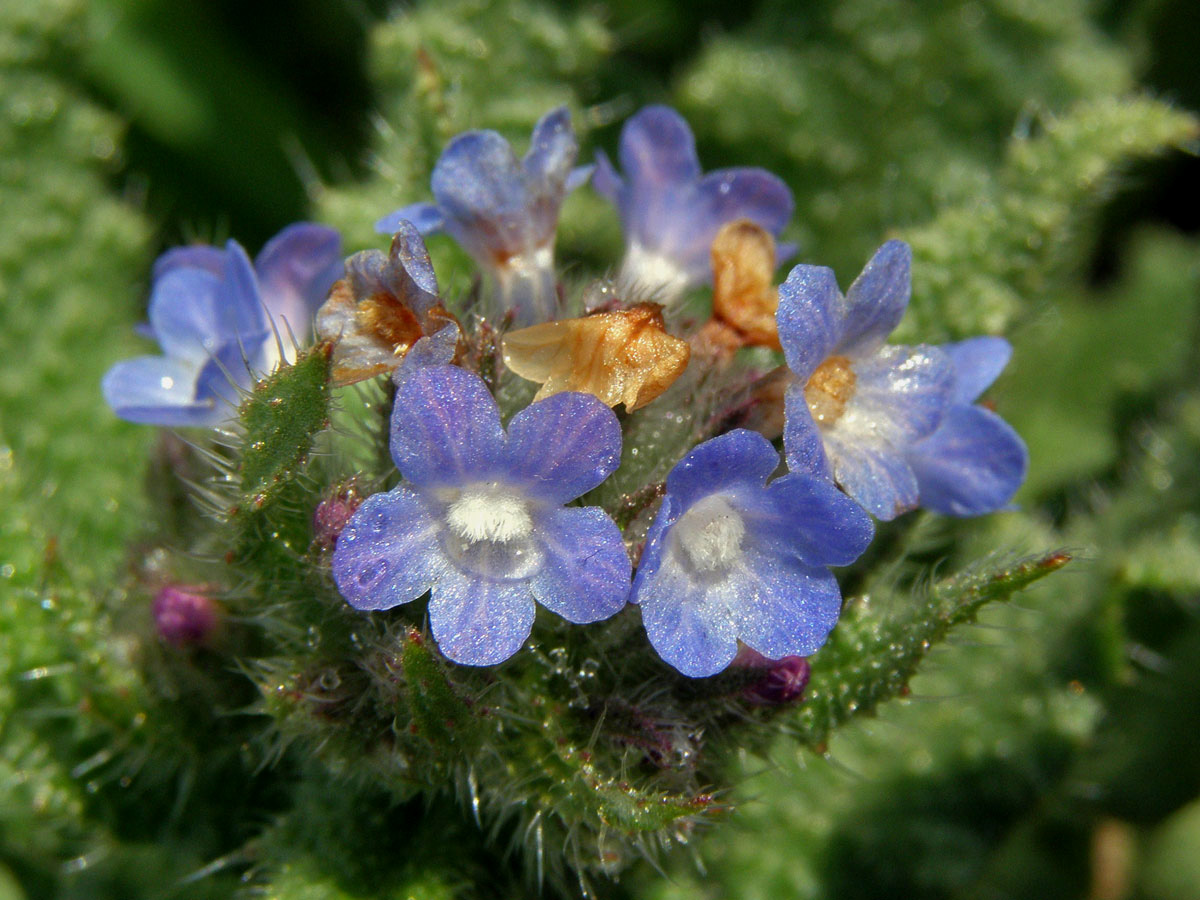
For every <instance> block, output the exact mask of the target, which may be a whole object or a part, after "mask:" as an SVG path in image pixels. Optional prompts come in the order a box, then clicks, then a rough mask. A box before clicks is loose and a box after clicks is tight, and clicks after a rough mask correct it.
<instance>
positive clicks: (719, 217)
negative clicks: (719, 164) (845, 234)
mask: <svg viewBox="0 0 1200 900" xmlns="http://www.w3.org/2000/svg"><path fill="white" fill-rule="evenodd" d="M792 208H793V204H792V192H791V191H790V190H788V188H787V185H785V184H784V183H783V182H782V181H781V180H780V179H778V178H776V177H775V176H774V175H772V174H771V173H770V172H767V171H766V170H765V169H752V168H740V169H721V170H719V171H716V172H710V173H709V174H708V175H705V176H704V177H703V178H702V179H700V181H699V182H698V183H697V184H696V185H695V188H694V192H693V193H692V194H691V196H690V197H689V199H688V203H687V205H686V207H684V206H682V205H681V207H680V208H679V209H678V210H677V211H676V213H675V217H676V221H674V222H672V223H671V226H672V227H671V231H670V234H671V236H672V237H673V238H674V240H672V241H669V242H667V241H664V242H663V243H662V244H661V245H660V251H661V252H662V253H664V255H667V256H669V257H671V258H672V259H674V260H675V261H676V262H677V263H678V264H679V266H680V267H681V268H682V269H683V270H684V271H685V272H686V273H687V274H688V278H689V280H690V281H691V282H692V283H695V284H702V283H704V282H706V281H709V280H711V278H712V244H713V241H714V240H715V239H716V237H717V232H718V231H720V230H721V227H722V226H724V225H725V224H727V223H729V222H733V221H735V220H736V219H749V220H750V221H751V222H753V223H754V224H756V225H758V226H760V227H761V228H763V229H765V230H766V231H769V232H770V233H771V234H772V235H777V234H779V232H780V231H782V230H783V226H784V225H786V224H787V223H788V220H789V219H790V218H791V217H792ZM678 219H682V220H683V221H682V222H681V221H678Z"/></svg>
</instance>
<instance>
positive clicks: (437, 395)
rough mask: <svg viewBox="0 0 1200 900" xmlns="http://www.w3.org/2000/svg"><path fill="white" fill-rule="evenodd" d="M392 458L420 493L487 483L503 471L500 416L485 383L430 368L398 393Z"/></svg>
mask: <svg viewBox="0 0 1200 900" xmlns="http://www.w3.org/2000/svg"><path fill="white" fill-rule="evenodd" d="M391 437H392V442H391V449H392V458H393V459H394V460H395V461H396V466H397V467H398V468H399V469H400V474H401V475H403V476H404V477H405V478H407V479H408V480H409V481H411V482H412V483H413V484H415V485H417V486H418V487H422V488H427V487H437V486H439V485H455V486H458V485H463V484H466V483H470V482H472V481H481V480H482V481H486V480H490V479H492V478H494V477H495V476H496V475H497V473H499V472H502V471H503V470H504V461H505V455H506V454H505V437H504V431H503V429H502V428H501V427H500V411H499V410H498V409H497V407H496V401H495V400H494V399H493V398H492V395H491V394H490V393H489V392H488V389H487V386H486V385H485V384H484V383H483V380H482V379H481V378H480V377H479V376H478V375H474V374H472V373H470V372H468V371H466V370H465V369H460V368H458V367H456V366H431V367H429V368H425V369H419V370H417V371H415V372H413V373H412V374H411V375H409V376H408V377H407V378H406V379H405V380H404V383H403V384H401V385H400V386H399V388H397V390H396V401H395V406H394V408H393V411H392V434H391Z"/></svg>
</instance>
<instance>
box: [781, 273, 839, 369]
mask: <svg viewBox="0 0 1200 900" xmlns="http://www.w3.org/2000/svg"><path fill="white" fill-rule="evenodd" d="M845 315H846V308H845V301H844V300H843V298H842V292H841V291H839V290H838V286H837V278H836V277H835V276H834V274H833V269H829V268H826V267H825V266H805V265H800V266H796V267H795V268H793V269H792V271H791V272H790V273H789V274H788V277H787V279H786V280H785V281H784V282H783V284H782V285H780V287H779V309H778V310H777V311H776V313H775V321H776V322H777V323H778V326H779V342H780V343H781V344H782V345H783V354H784V356H785V357H786V358H787V364H788V368H790V369H791V370H792V371H793V372H794V373H795V374H796V375H797V377H799V378H800V380H801V382H807V381H808V379H809V377H810V376H811V375H812V373H813V372H814V371H816V369H817V367H818V366H820V365H821V363H823V362H824V361H825V360H826V358H828V356H829V355H830V353H832V352H833V348H834V347H836V346H837V345H838V343H839V342H840V341H841V339H842V333H843V330H844V328H845Z"/></svg>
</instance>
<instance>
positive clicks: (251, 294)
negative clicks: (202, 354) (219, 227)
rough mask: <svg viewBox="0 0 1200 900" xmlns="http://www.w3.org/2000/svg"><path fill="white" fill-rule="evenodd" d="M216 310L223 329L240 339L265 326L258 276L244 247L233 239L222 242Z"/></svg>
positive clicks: (264, 328)
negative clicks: (223, 252)
mask: <svg viewBox="0 0 1200 900" xmlns="http://www.w3.org/2000/svg"><path fill="white" fill-rule="evenodd" d="M217 311H218V313H219V315H220V316H221V320H222V323H223V325H222V327H223V329H224V331H225V333H226V334H231V335H237V336H239V337H240V338H241V339H242V340H243V341H245V340H247V339H248V338H249V337H250V336H251V335H257V334H259V333H260V332H262V331H265V330H267V329H268V322H267V311H266V308H265V307H264V305H263V300H262V295H261V293H260V292H259V286H258V276H257V275H255V274H254V266H253V264H252V263H251V262H250V257H249V256H247V255H246V251H245V249H244V248H243V247H242V245H241V244H239V243H238V242H237V241H234V240H229V241H226V242H225V268H224V270H223V271H222V273H221V302H220V304H219V308H218V310H217Z"/></svg>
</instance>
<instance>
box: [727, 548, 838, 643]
mask: <svg viewBox="0 0 1200 900" xmlns="http://www.w3.org/2000/svg"><path fill="white" fill-rule="evenodd" d="M743 574H744V577H741V578H730V579H729V581H728V582H727V587H726V592H727V598H728V600H727V602H728V605H729V608H730V610H731V611H732V612H733V615H734V618H735V619H736V622H737V624H736V626H735V627H736V629H737V636H738V637H739V638H741V639H742V641H744V642H745V643H746V644H748V645H749V646H750V647H751V649H753V650H757V651H758V652H759V653H761V654H762V655H763V656H766V657H768V658H769V659H782V658H783V657H785V656H811V655H812V654H813V653H815V652H816V651H817V650H818V649H819V648H820V647H821V645H822V644H824V643H825V638H826V637H828V636H829V632H830V631H832V630H833V626H834V625H836V624H837V620H838V616H839V614H840V613H841V611H842V595H841V591H840V590H839V589H838V583H837V580H836V579H835V578H834V577H833V575H831V574H830V573H829V570H828V569H825V568H821V567H814V566H808V565H805V564H804V563H802V562H800V561H799V560H797V559H792V558H788V557H779V556H774V555H771V556H763V555H761V554H756V553H748V554H747V558H746V560H745V572H744V573H743Z"/></svg>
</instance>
